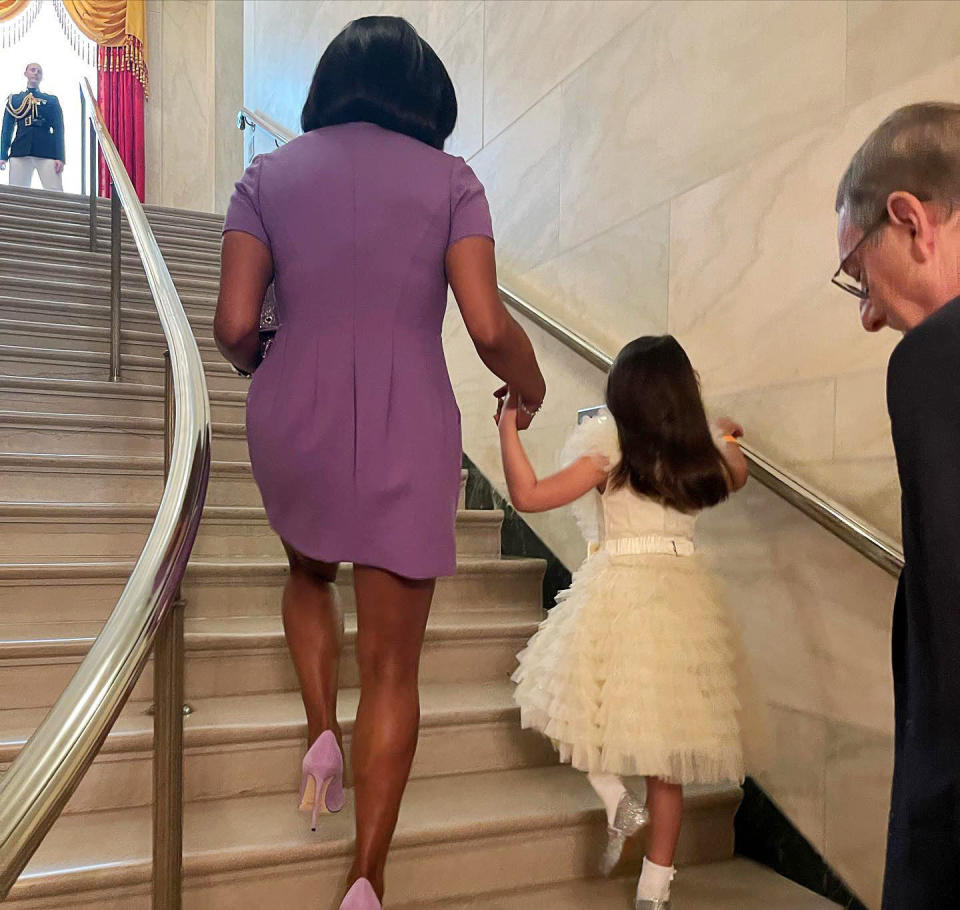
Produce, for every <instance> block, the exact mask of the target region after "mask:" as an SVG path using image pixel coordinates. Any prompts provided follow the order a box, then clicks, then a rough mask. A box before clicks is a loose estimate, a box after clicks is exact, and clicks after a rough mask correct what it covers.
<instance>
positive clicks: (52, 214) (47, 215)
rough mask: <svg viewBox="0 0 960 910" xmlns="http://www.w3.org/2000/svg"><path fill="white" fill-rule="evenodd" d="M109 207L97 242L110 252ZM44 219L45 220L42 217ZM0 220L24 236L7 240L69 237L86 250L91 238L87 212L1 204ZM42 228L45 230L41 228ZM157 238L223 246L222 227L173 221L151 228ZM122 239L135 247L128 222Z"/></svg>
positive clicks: (45, 240)
mask: <svg viewBox="0 0 960 910" xmlns="http://www.w3.org/2000/svg"><path fill="white" fill-rule="evenodd" d="M109 211H110V209H109V204H108V205H107V207H106V208H103V207H101V208H100V211H99V213H98V214H99V217H98V219H97V236H98V242H102V243H103V244H104V246H103V247H101V249H104V248H106V249H109V248H110V215H109ZM41 215H42V216H43V217H41ZM0 217H2V218H3V221H4V224H5V225H6V224H9V225H10V231H11V233H12V232H13V231H21V232H22V235H19V234H18V235H16V236H10V237H9V238H7V239H10V240H13V239H17V240H19V239H21V238H22V239H23V240H25V241H26V242H31V241H32V242H35V243H48V242H49V238H51V237H53V236H55V235H56V236H59V235H66V236H68V237H73V238H75V239H76V241H77V242H78V243H79V244H80V245H82V246H84V247H86V246H87V245H88V243H89V237H90V216H89V214H88V213H87V212H82V213H81V212H80V211H77V212H75V213H69V212H61V211H54V210H49V211H44V210H42V209H40V210H37V209H36V208H34V207H31V206H19V205H13V206H9V205H6V204H5V203H3V202H0ZM40 225H42V227H40ZM150 227H151V229H152V230H153V233H154V236H155V237H156V238H157V240H158V241H160V242H161V243H162V242H163V241H164V240H172V241H179V242H181V243H182V242H183V240H184V239H186V238H189V239H190V240H192V241H195V242H196V243H197V244H199V245H201V246H210V247H217V246H219V243H220V227H222V226H220V227H218V226H213V225H211V226H209V227H207V226H205V225H202V224H196V223H190V222H187V223H185V224H178V223H176V222H175V221H172V220H166V219H162V218H161V219H156V220H155V221H154V222H153V223H151V225H150ZM120 236H121V238H122V240H123V243H124V245H128V244H129V245H130V246H132V245H133V235H132V234H131V233H130V229H129V228H128V227H127V224H126V219H123V221H122V226H121V229H120Z"/></svg>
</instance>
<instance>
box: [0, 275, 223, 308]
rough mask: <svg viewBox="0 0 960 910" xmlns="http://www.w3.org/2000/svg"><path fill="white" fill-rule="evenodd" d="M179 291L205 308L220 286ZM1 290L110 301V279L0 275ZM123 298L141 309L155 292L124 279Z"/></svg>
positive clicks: (65, 299)
mask: <svg viewBox="0 0 960 910" xmlns="http://www.w3.org/2000/svg"><path fill="white" fill-rule="evenodd" d="M177 291H178V293H179V295H180V297H181V298H182V303H183V305H184V306H185V307H188V306H190V307H193V306H196V307H205V308H206V312H207V313H210V312H211V309H212V308H213V307H215V306H216V302H217V288H216V287H215V286H212V285H211V286H210V287H205V288H203V289H194V288H191V287H189V286H184V287H183V288H180V287H178V288H177ZM0 294H5V295H7V296H16V297H20V298H27V299H31V300H60V301H62V302H64V303H105V302H106V303H109V301H110V283H109V281H103V280H101V281H100V282H89V281H87V282H72V281H70V280H69V277H65V278H63V279H58V278H54V277H50V278H47V277H43V278H40V277H29V278H12V277H9V276H8V277H2V276H0ZM121 296H122V302H123V303H126V304H127V305H128V306H138V307H141V308H142V309H146V308H147V307H151V306H153V295H152V294H151V292H150V290H149V288H148V287H147V286H146V284H145V283H144V282H133V283H131V282H124V283H123V284H122V295H121Z"/></svg>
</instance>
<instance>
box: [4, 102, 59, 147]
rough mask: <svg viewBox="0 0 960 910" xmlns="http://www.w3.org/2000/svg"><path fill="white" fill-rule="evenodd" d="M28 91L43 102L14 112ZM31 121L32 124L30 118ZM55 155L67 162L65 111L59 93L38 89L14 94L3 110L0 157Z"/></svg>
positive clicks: (21, 103)
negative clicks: (64, 136)
mask: <svg viewBox="0 0 960 910" xmlns="http://www.w3.org/2000/svg"><path fill="white" fill-rule="evenodd" d="M28 93H32V94H33V95H34V97H35V98H36V99H37V101H39V102H40V103H39V104H38V105H36V108H35V109H34V107H33V105H30V106H29V107H28V108H27V110H26V111H25V112H24V113H22V114H21V115H20V116H15V112H16V111H17V110H19V109H20V107H21V106H22V105H23V100H24V98H25V97H26V96H27V94H28ZM28 119H29V120H30V124H29V126H28V125H27V120H28ZM30 156H33V157H35V158H55V159H57V160H59V161H65V160H66V159H65V158H64V142H63V111H62V110H61V108H60V100H59V99H58V98H57V96H56V95H47V94H44V93H43V92H40V91H36V90H29V92H17V93H16V94H14V95H11V96H10V97H9V98H8V99H7V101H6V104H5V105H4V109H3V131H2V134H0V158H4V159H6V158H27V157H30Z"/></svg>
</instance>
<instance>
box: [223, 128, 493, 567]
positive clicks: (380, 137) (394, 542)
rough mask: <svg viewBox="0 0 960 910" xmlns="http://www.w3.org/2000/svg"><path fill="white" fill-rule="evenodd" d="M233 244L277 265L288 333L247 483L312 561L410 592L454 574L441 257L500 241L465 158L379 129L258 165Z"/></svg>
mask: <svg viewBox="0 0 960 910" xmlns="http://www.w3.org/2000/svg"><path fill="white" fill-rule="evenodd" d="M224 230H225V231H244V232H246V233H248V234H252V235H253V236H254V237H257V238H258V239H259V240H261V241H262V242H263V243H265V244H266V245H267V246H268V247H270V250H271V252H272V255H273V263H274V273H275V278H274V280H275V286H276V295H277V307H278V311H279V314H280V323H281V327H280V330H279V331H278V332H277V336H276V340H275V341H274V343H273V346H272V348H271V349H270V353H269V355H268V356H267V358H266V359H265V360H264V362H263V363H262V364H261V366H260V367H259V369H258V370H257V372H256V373H255V375H254V377H253V380H252V383H251V387H250V394H249V397H248V400H247V438H248V442H249V446H250V459H251V462H252V464H253V473H254V477H255V479H256V482H257V485H258V486H259V487H260V492H261V494H262V496H263V502H264V506H265V508H266V511H267V517H268V518H269V520H270V524H271V525H272V526H273V528H274V530H276V532H277V533H278V534H279V535H280V536H281V537H282V538H283V539H284V540H286V541H287V542H288V543H289V544H290V545H291V546H293V547H294V548H295V549H296V550H298V551H299V552H300V553H302V554H304V555H305V556H309V557H312V558H314V559H318V560H323V561H326V562H338V561H344V562H355V563H360V564H363V565H371V566H377V567H380V568H384V569H388V570H390V571H391V572H395V573H397V574H399V575H403V576H406V577H408V578H432V577H435V576H438V575H451V574H453V573H454V572H455V571H456V543H455V538H454V533H455V523H456V509H457V495H458V491H459V483H460V465H461V457H462V452H461V441H460V412H459V410H458V408H457V403H456V400H455V398H454V395H453V389H452V387H451V385H450V378H449V376H448V374H447V365H446V361H445V359H444V356H443V346H442V341H441V335H440V331H441V326H442V323H443V316H444V311H445V309H446V301H447V279H446V272H445V268H444V256H445V253H446V251H447V248H448V247H449V246H450V245H451V244H453V243H455V242H456V241H457V240H460V239H462V238H464V237H467V236H470V235H482V236H487V237H492V236H493V232H492V229H491V223H490V211H489V208H488V206H487V201H486V197H485V196H484V192H483V187H482V186H481V184H480V182H479V181H478V180H477V178H476V176H475V175H474V173H473V171H472V170H471V169H470V167H469V166H468V165H467V164H466V163H465V162H464V161H463V159H461V158H454V157H452V156H450V155H447V154H445V153H444V152H441V151H438V150H437V149H434V148H432V147H430V146H428V145H426V144H425V143H423V142H418V141H417V140H416V139H411V138H409V137H407V136H404V135H402V134H400V133H395V132H391V131H390V130H385V129H382V128H381V127H378V126H375V125H373V124H370V123H348V124H344V125H341V126H332V127H325V128H323V129H319V130H314V131H312V132H310V133H307V134H305V135H303V136H300V137H298V138H297V139H294V140H293V141H292V142H290V143H289V144H287V145H286V146H284V147H283V148H281V149H278V150H277V151H275V152H271V153H270V154H268V155H263V156H261V157H259V158H257V159H256V160H255V161H254V162H253V164H251V165H250V167H249V168H248V169H247V171H246V173H245V174H244V176H243V179H242V180H241V181H240V182H239V183H238V184H237V189H236V192H235V193H234V195H233V198H232V199H231V201H230V206H229V209H228V211H227V218H226V224H225V226H224Z"/></svg>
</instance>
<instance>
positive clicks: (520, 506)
mask: <svg viewBox="0 0 960 910" xmlns="http://www.w3.org/2000/svg"><path fill="white" fill-rule="evenodd" d="M499 427H500V450H501V453H502V455H503V473H504V476H505V477H506V480H507V491H508V492H509V493H510V501H511V502H512V503H513V507H514V508H515V509H516V510H517V511H518V512H546V511H548V510H549V509H557V508H559V507H560V506H565V505H567V504H568V503H571V502H573V501H574V500H576V499H579V498H580V497H581V496H583V494H584V493H588V492H589V491H590V490H592V489H595V488H597V487H600V486H602V485H603V484H604V483H606V480H607V472H606V471H604V470H603V469H602V468H601V467H599V466H598V465H597V463H596V461H594V459H592V458H589V457H584V458H578V459H577V460H576V461H575V462H573V464H571V465H570V466H569V467H567V468H564V469H563V470H562V471H558V472H557V473H556V474H552V475H550V476H549V477H545V478H544V479H543V480H538V479H537V475H536V473H535V472H534V470H533V466H532V465H531V464H530V459H529V458H527V453H526V452H525V451H524V448H523V443H522V442H521V441H520V434H519V433H518V431H517V399H516V396H515V395H514V394H512V393H511V394H510V396H509V398H508V399H507V402H506V404H505V405H504V407H503V410H502V411H501V413H500V419H499Z"/></svg>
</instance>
